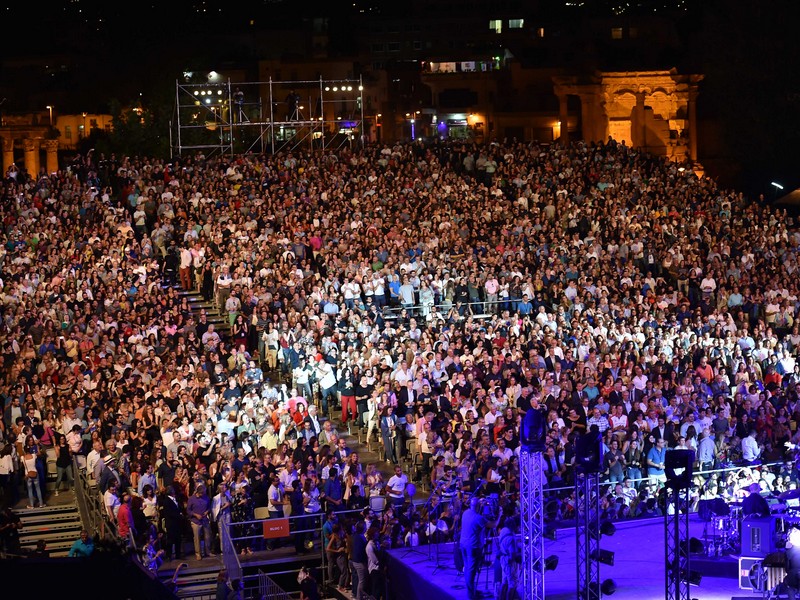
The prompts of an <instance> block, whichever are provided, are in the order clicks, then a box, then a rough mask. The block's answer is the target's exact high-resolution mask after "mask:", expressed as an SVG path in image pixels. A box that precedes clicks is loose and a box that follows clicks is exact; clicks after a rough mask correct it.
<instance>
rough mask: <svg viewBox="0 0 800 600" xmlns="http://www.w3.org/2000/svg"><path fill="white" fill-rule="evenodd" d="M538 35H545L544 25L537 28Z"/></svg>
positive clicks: (541, 36) (539, 36)
mask: <svg viewBox="0 0 800 600" xmlns="http://www.w3.org/2000/svg"><path fill="white" fill-rule="evenodd" d="M536 37H538V38H543V37H544V27H539V28H538V29H537V30H536Z"/></svg>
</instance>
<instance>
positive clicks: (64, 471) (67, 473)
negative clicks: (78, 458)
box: [53, 434, 75, 496]
mask: <svg viewBox="0 0 800 600" xmlns="http://www.w3.org/2000/svg"><path fill="white" fill-rule="evenodd" d="M57 435H58V441H57V442H56V447H55V451H56V485H55V491H54V492H53V495H55V496H58V494H59V491H60V488H61V482H62V481H64V480H66V482H67V491H69V490H70V488H71V487H72V484H73V483H74V481H75V478H74V477H73V475H72V453H71V452H70V450H69V446H67V437H66V436H65V435H61V434H57Z"/></svg>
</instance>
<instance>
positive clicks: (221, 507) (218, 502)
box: [211, 482, 233, 552]
mask: <svg viewBox="0 0 800 600" xmlns="http://www.w3.org/2000/svg"><path fill="white" fill-rule="evenodd" d="M232 504H233V501H232V500H231V493H230V490H228V484H227V483H225V482H222V483H220V484H219V485H218V486H217V493H216V495H215V496H214V498H213V499H212V500H211V517H212V519H213V523H214V524H215V525H216V530H217V531H216V535H218V536H219V538H218V539H219V541H218V546H217V547H218V548H219V549H220V552H222V536H223V533H222V532H223V531H224V530H226V531H227V532H228V534H230V524H231V506H232Z"/></svg>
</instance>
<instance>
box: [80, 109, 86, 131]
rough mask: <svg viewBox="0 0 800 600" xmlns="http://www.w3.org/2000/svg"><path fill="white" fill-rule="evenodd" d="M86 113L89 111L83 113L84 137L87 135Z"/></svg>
mask: <svg viewBox="0 0 800 600" xmlns="http://www.w3.org/2000/svg"><path fill="white" fill-rule="evenodd" d="M86 114H87V113H85V112H84V113H81V115H83V136H82V137H86Z"/></svg>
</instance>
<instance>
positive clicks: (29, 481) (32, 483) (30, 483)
mask: <svg viewBox="0 0 800 600" xmlns="http://www.w3.org/2000/svg"><path fill="white" fill-rule="evenodd" d="M25 484H26V485H27V487H28V505H29V506H36V503H35V502H34V501H33V500H34V499H33V490H34V488H35V489H36V497H37V498H38V499H39V505H42V504H44V500H42V488H41V486H40V485H39V477H27V476H26V477H25Z"/></svg>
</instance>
